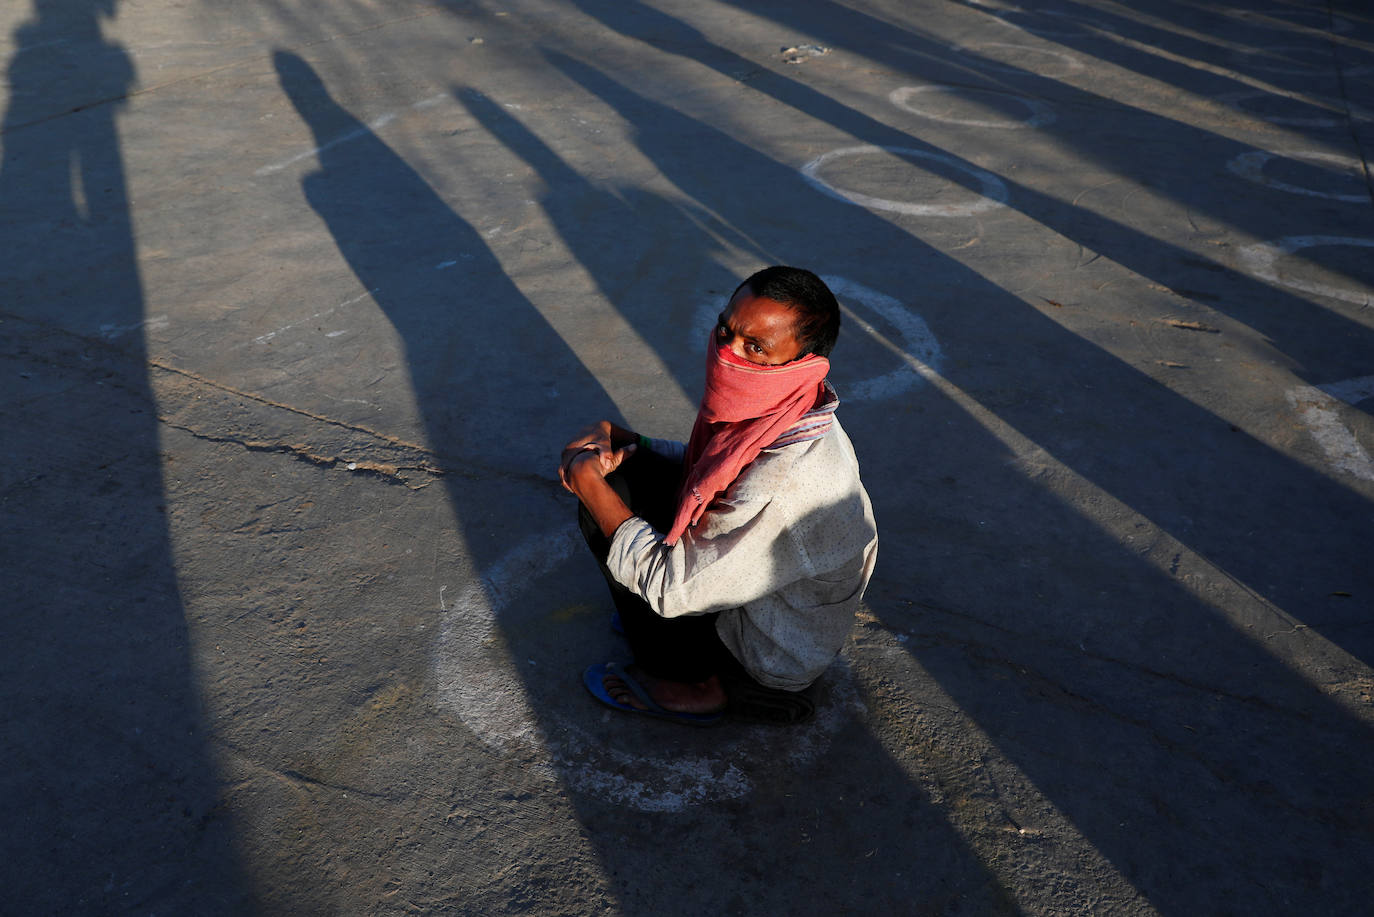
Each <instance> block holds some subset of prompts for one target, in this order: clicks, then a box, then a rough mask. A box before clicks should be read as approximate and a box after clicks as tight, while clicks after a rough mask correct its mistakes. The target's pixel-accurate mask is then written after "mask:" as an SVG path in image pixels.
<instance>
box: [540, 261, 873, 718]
mask: <svg viewBox="0 0 1374 917" xmlns="http://www.w3.org/2000/svg"><path fill="white" fill-rule="evenodd" d="M839 330H840V308H839V303H837V302H836V300H835V296H834V294H833V293H831V291H830V290H829V288H828V287H826V285H825V284H824V283H823V282H822V281H821V279H820V278H819V277H817V276H816V275H815V274H813V273H811V272H810V271H805V270H801V269H799V268H792V267H770V268H766V269H764V270H762V271H759V272H758V273H756V274H754V275H753V276H752V277H750V278H749V279H748V280H746V281H744V283H742V284H740V286H739V288H738V289H737V290H735V292H734V294H733V295H732V296H731V297H730V301H729V303H728V304H727V305H726V307H725V311H724V312H722V313H721V314H720V318H719V319H718V321H717V323H716V327H715V329H714V331H713V332H712V335H711V338H710V341H709V342H708V346H707V354H706V386H705V392H704V394H703V395H702V399H701V408H700V410H699V412H698V414H697V418H696V423H695V424H694V425H693V427H692V435H691V439H690V440H689V441H688V442H687V443H686V444H685V445H684V444H683V443H679V442H671V441H668V440H661V439H649V438H647V437H644V436H641V435H639V434H637V433H635V432H633V431H631V430H627V429H625V428H624V427H621V426H617V425H616V424H614V423H611V422H610V421H607V420H603V421H601V422H600V423H598V424H595V425H594V426H591V427H588V428H587V429H586V430H584V431H583V432H582V433H581V434H580V435H579V436H578V437H577V438H575V439H574V440H573V441H572V442H570V443H568V445H567V447H566V448H565V449H564V450H563V454H562V458H561V462H560V466H559V477H560V479H561V480H562V482H563V485H564V486H565V487H566V488H567V489H568V490H570V491H572V493H574V494H575V495H576V496H577V498H578V500H579V501H580V507H579V522H580V525H581V528H582V532H583V535H584V536H585V537H586V539H587V544H588V546H589V547H590V548H591V550H592V553H593V554H594V555H595V556H596V558H597V560H598V562H599V563H600V565H601V570H602V573H603V574H605V577H606V582H607V584H608V585H609V586H610V590H611V595H612V598H613V600H614V602H615V607H616V611H617V612H618V616H619V621H620V627H621V628H622V629H623V632H624V634H625V637H626V639H627V640H628V642H629V644H630V648H631V650H632V652H633V654H634V659H635V663H634V664H633V665H630V666H625V667H621V666H618V665H616V664H614V663H606V664H598V665H593V666H592V667H591V668H589V669H587V671H586V672H585V673H584V676H583V681H584V683H585V684H586V686H587V688H588V689H589V690H590V691H591V692H592V694H593V695H595V696H596V697H597V698H598V699H599V700H600V701H602V702H603V703H605V704H607V705H608V706H611V707H615V708H617V709H619V710H625V711H630V712H637V713H646V714H649V715H652V716H658V717H665V718H669V719H674V720H677V721H680V722H685V723H691V724H695V725H706V724H710V723H713V722H715V721H717V720H718V719H719V718H720V717H721V716H722V715H723V713H724V711H725V709H726V707H727V706H730V705H733V706H734V707H735V708H736V712H745V713H748V712H749V711H747V710H740V708H741V706H745V707H747V706H749V704H750V703H754V704H755V706H757V702H758V701H759V699H760V698H762V699H763V704H764V707H763V710H762V711H760V710H754V711H753V712H754V713H756V714H758V715H763V716H770V714H769V713H768V712H767V711H768V710H769V709H772V710H773V711H774V712H775V713H778V712H780V715H776V716H771V718H774V719H779V720H781V721H788V720H792V721H795V720H800V719H804V718H805V716H807V715H809V713H810V709H811V708H810V706H809V704H810V701H809V700H807V699H805V698H804V695H801V694H799V693H798V692H801V691H802V690H803V689H805V688H806V687H808V686H809V685H810V684H811V683H812V682H814V681H815V680H816V679H817V678H818V677H819V676H820V675H821V673H822V672H824V671H825V669H826V668H827V667H828V666H829V665H830V663H831V662H832V661H833V660H834V658H835V657H836V655H838V653H839V651H840V648H841V646H842V645H843V643H844V640H845V638H846V636H847V635H848V633H849V628H850V626H851V624H852V622H853V618H854V612H855V610H856V609H857V608H858V605H859V601H860V600H861V599H862V597H863V593H864V589H865V588H866V587H867V585H868V581H869V577H870V576H871V575H872V573H873V564H874V561H875V559H876V556H877V549H878V537H877V528H876V526H875V524H874V521H873V508H872V506H871V505H870V503H869V500H868V494H867V493H866V492H865V491H864V488H863V485H862V483H860V481H859V467H858V462H857V461H856V459H855V457H854V449H853V447H852V446H851V445H850V442H849V438H848V437H847V436H846V435H845V433H844V430H842V429H841V428H840V422H839V420H838V419H837V418H836V417H835V409H836V407H837V406H838V405H839V399H838V397H837V396H836V394H835V390H834V389H833V388H832V387H831V385H830V383H829V382H828V381H826V374H827V373H828V372H829V369H830V361H829V355H830V351H831V348H832V347H834V345H835V340H836V338H837V336H838V335H839ZM727 689H728V690H727ZM742 698H748V699H749V700H748V701H745V703H743V704H742V703H741V700H742ZM789 698H795V699H796V700H797V701H798V702H800V703H801V706H800V707H790V706H789V703H788V700H789ZM770 699H771V703H770V702H769V701H770ZM779 699H781V700H780V701H779ZM732 701H733V704H732Z"/></svg>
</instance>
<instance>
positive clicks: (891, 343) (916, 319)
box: [691, 274, 943, 403]
mask: <svg viewBox="0 0 1374 917" xmlns="http://www.w3.org/2000/svg"><path fill="white" fill-rule="evenodd" d="M821 280H824V281H825V285H826V286H828V287H830V292H832V293H834V294H835V298H836V299H838V300H839V301H840V309H841V310H842V311H843V313H844V321H843V322H841V325H840V328H841V334H843V333H845V329H848V328H857V329H858V330H859V331H860V332H862V333H863V334H864V335H866V336H868V337H869V338H871V339H872V340H873V341H874V343H876V344H877V345H878V346H879V347H881V348H883V349H884V350H888V351H890V352H892V353H893V356H894V358H895V359H896V360H897V361H898V366H897V367H896V368H895V369H892V370H890V371H888V372H885V373H881V374H879V375H876V376H869V377H868V378H864V379H858V380H852V379H846V378H844V377H843V370H844V367H845V366H846V363H847V361H846V360H845V359H844V357H843V356H842V357H841V358H840V364H839V365H840V367H841V373H842V375H841V378H840V379H838V380H836V379H833V378H832V380H831V381H832V382H834V384H835V390H836V393H837V394H838V395H839V396H840V401H841V402H842V403H844V402H850V401H877V400H880V399H882V398H891V397H892V396H894V395H900V394H901V393H903V392H907V391H910V390H911V389H913V388H915V387H916V386H918V385H920V384H921V383H922V382H923V381H924V380H925V378H926V377H928V376H930V375H933V374H935V373H937V372H938V371H939V368H940V363H941V362H942V360H943V354H942V352H941V350H940V344H939V342H938V341H936V340H935V335H934V334H931V331H930V327H929V326H928V325H926V323H925V320H924V319H922V318H921V317H920V316H919V315H917V314H916V313H914V312H912V311H911V310H910V309H908V308H907V307H906V306H904V305H903V304H902V303H901V302H899V301H898V300H896V299H894V298H893V297H891V296H888V295H887V294H886V293H879V292H878V291H877V290H872V289H869V288H868V287H866V286H864V285H863V284H861V283H855V282H854V281H852V280H849V279H847V278H845V277H836V276H834V275H833V274H827V275H825V276H823V277H821ZM722 305H723V304H722V303H720V302H704V303H702V304H700V305H699V306H697V311H696V315H695V322H694V323H693V328H692V339H691V348H692V352H693V353H697V352H701V351H702V347H703V346H704V344H705V341H706V336H707V335H708V334H709V333H710V332H711V329H712V328H714V327H715V323H716V318H717V316H718V315H719V314H720V311H721V308H722ZM865 315H871V316H876V317H877V318H879V319H881V320H883V321H884V322H886V323H887V325H888V326H889V327H891V328H892V329H893V331H894V332H895V333H896V339H895V340H894V339H893V338H891V337H889V336H888V335H886V334H884V333H883V332H882V331H881V330H879V329H878V328H877V327H876V326H875V325H874V324H873V323H872V322H870V321H869V320H868V319H867V318H865Z"/></svg>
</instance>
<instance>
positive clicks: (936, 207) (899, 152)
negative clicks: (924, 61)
mask: <svg viewBox="0 0 1374 917" xmlns="http://www.w3.org/2000/svg"><path fill="white" fill-rule="evenodd" d="M883 154H889V155H893V156H904V157H909V158H912V159H925V160H928V161H931V162H938V163H942V164H944V165H946V166H949V167H950V168H952V169H956V170H958V171H960V172H963V173H965V174H967V175H971V176H973V177H974V178H975V179H976V180H977V181H978V185H979V187H980V188H981V192H980V193H979V194H978V195H977V196H976V197H974V198H972V199H971V200H965V201H960V202H956V203H951V204H922V203H917V202H915V201H899V200H893V199H890V198H883V197H874V196H872V195H869V194H862V193H860V192H858V191H849V190H846V189H843V188H837V187H836V186H834V185H832V184H831V183H830V182H828V181H826V180H825V179H824V178H822V177H821V175H820V173H821V169H822V168H823V167H824V166H825V165H826V164H827V163H831V162H834V161H836V160H839V159H851V158H854V157H857V156H879V155H883ZM801 174H802V177H804V178H805V179H806V180H807V181H808V182H810V183H811V184H812V185H813V186H814V187H816V188H817V189H818V190H820V191H822V192H824V193H825V194H828V195H830V196H831V197H834V198H838V199H840V200H842V201H847V202H849V203H851V204H857V205H859V206H860V207H867V208H869V209H870V210H887V211H892V212H895V213H906V214H910V215H912V216H926V217H964V216H971V215H972V214H975V213H982V212H983V211H985V210H992V209H993V208H995V207H1003V206H1005V205H1006V202H1007V186H1006V185H1005V184H1004V183H1003V182H1002V179H1000V178H998V177H997V176H996V175H993V174H992V173H991V172H985V171H983V170H982V169H978V168H975V167H973V166H971V165H969V164H968V163H966V162H963V161H961V160H959V159H957V158H955V157H953V156H947V155H945V154H943V153H929V152H926V151H925V150H913V149H908V148H906V147H896V146H867V145H865V146H847V147H841V148H840V149H838V150H831V151H830V152H829V153H822V154H821V155H820V156H817V157H816V158H815V159H813V160H811V161H810V162H808V163H807V164H806V165H804V166H802V167H801Z"/></svg>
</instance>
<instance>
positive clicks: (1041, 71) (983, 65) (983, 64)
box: [951, 41, 1083, 79]
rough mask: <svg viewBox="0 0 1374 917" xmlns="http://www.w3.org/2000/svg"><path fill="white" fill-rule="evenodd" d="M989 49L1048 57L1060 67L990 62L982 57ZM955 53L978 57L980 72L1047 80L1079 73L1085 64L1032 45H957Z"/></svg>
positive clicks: (996, 42) (989, 42) (1062, 54)
mask: <svg viewBox="0 0 1374 917" xmlns="http://www.w3.org/2000/svg"><path fill="white" fill-rule="evenodd" d="M987 48H1011V49H1012V50H1013V51H1015V52H1017V53H1018V54H1029V55H1031V56H1032V57H1034V56H1036V55H1039V56H1041V57H1048V58H1051V59H1052V60H1056V61H1058V62H1059V66H1058V67H1034V66H1024V67H1018V66H1016V65H1015V64H1008V63H1006V62H1004V61H995V60H988V59H987V58H986V57H985V56H983V55H982V53H981V52H982V51H984V50H985V49H987ZM951 50H953V51H954V52H955V53H957V54H960V55H963V56H964V57H969V56H972V55H975V54H976V55H978V56H979V57H981V58H982V59H981V60H978V61H976V62H973V66H974V67H975V68H977V69H979V70H996V71H999V72H1001V73H1017V74H1024V73H1033V74H1035V75H1036V76H1043V77H1045V78H1047V79H1059V78H1061V77H1065V76H1068V75H1069V74H1071V73H1079V72H1081V71H1082V70H1083V62H1082V61H1080V60H1079V59H1078V58H1076V57H1074V56H1073V55H1072V54H1066V53H1065V52H1063V51H1054V50H1051V49H1049V48H1036V47H1032V46H1031V45H1014V44H1011V43H1010V42H1005V41H979V42H974V43H972V44H967V45H955V46H953V48H952V49H951Z"/></svg>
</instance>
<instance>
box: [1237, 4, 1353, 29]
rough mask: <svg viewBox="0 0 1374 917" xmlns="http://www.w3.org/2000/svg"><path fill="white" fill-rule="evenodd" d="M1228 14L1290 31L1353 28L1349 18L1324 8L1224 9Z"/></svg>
mask: <svg viewBox="0 0 1374 917" xmlns="http://www.w3.org/2000/svg"><path fill="white" fill-rule="evenodd" d="M1223 12H1225V14H1226V15H1227V16H1230V17H1231V18H1232V19H1239V20H1241V21H1243V22H1245V23H1247V24H1249V25H1253V26H1258V27H1259V28H1261V29H1278V30H1280V31H1288V30H1289V29H1291V28H1293V27H1295V26H1296V27H1297V28H1299V29H1308V30H1312V31H1319V32H1325V31H1326V30H1327V29H1330V30H1331V31H1332V32H1349V31H1350V30H1351V28H1353V27H1352V26H1351V24H1350V21H1349V20H1348V19H1342V18H1341V17H1339V16H1332V15H1330V13H1328V12H1327V11H1326V10H1324V9H1305V10H1304V9H1295V8H1293V7H1287V8H1274V9H1267V10H1244V9H1237V8H1232V9H1229V10H1224V11H1223ZM1304 18H1306V19H1309V20H1312V22H1311V24H1310V25H1309V24H1306V23H1303V22H1301V21H1298V20H1301V19H1304Z"/></svg>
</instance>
